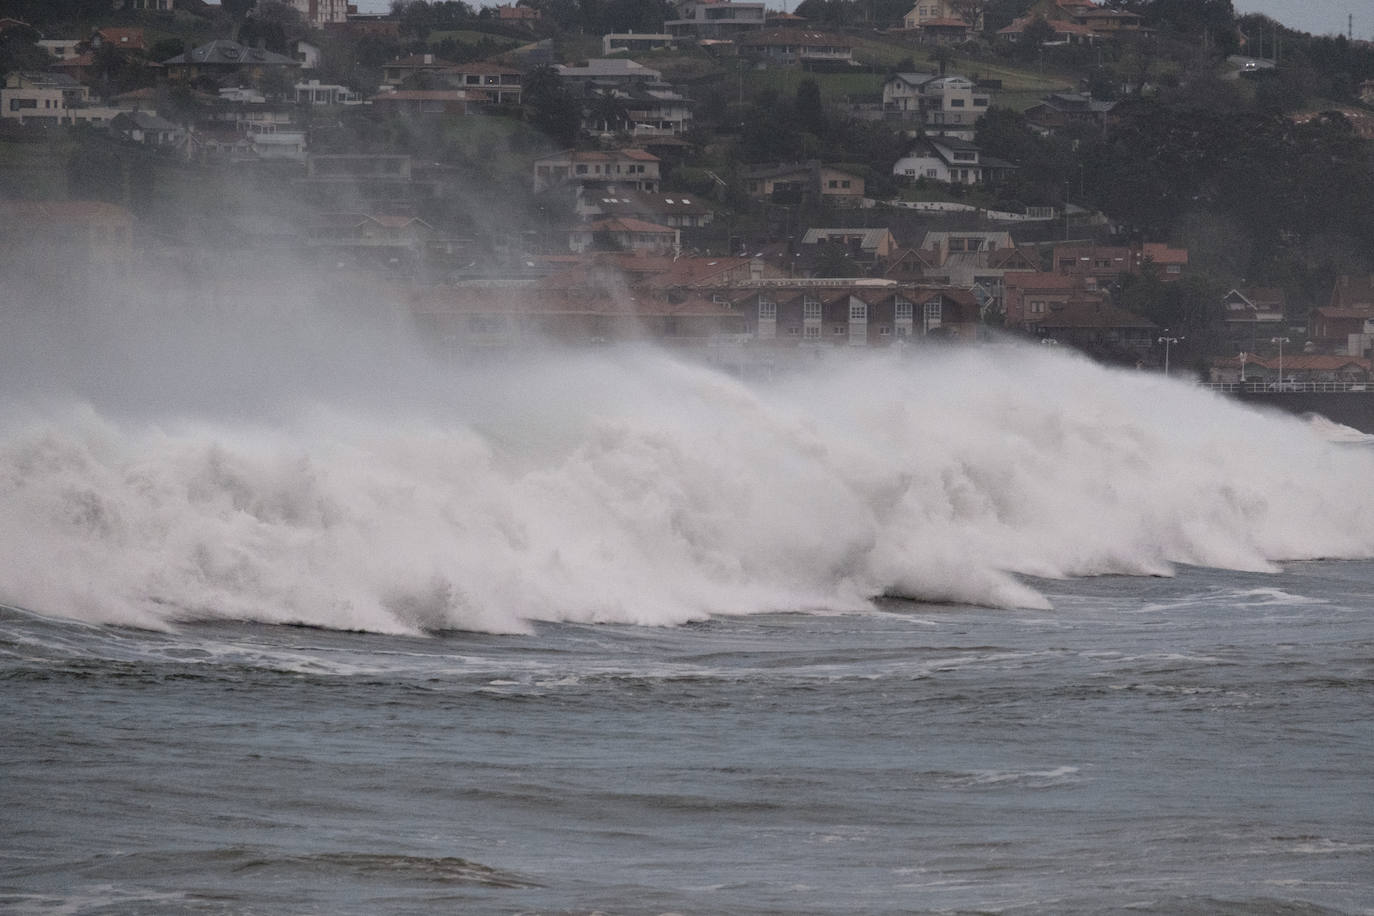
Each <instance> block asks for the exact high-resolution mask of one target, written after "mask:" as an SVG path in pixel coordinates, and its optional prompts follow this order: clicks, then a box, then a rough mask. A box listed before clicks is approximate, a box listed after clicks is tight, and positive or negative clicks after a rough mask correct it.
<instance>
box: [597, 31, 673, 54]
mask: <svg viewBox="0 0 1374 916" xmlns="http://www.w3.org/2000/svg"><path fill="white" fill-rule="evenodd" d="M673 41H674V39H673V36H671V35H669V34H668V33H667V32H660V33H649V32H611V33H610V34H608V35H602V36H601V53H602V54H604V55H605V56H607V57H610V56H611V55H612V54H639V53H642V52H644V51H661V50H663V49H665V48H671V47H672V46H673Z"/></svg>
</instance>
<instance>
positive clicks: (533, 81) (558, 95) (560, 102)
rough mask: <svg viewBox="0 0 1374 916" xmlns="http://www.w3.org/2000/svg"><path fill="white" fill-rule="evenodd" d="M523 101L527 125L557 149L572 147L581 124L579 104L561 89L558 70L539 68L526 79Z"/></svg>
mask: <svg viewBox="0 0 1374 916" xmlns="http://www.w3.org/2000/svg"><path fill="white" fill-rule="evenodd" d="M522 101H523V104H524V108H525V110H526V113H527V118H528V120H529V122H530V124H532V125H534V126H535V127H537V128H538V129H539V130H541V131H543V132H544V133H545V134H547V135H548V136H549V138H550V139H551V140H553V141H554V142H555V143H557V144H558V145H560V146H572V145H573V143H574V142H576V140H577V134H578V131H579V130H580V129H581V125H582V105H581V103H580V102H579V101H578V100H577V99H576V98H574V97H573V95H572V93H570V92H568V90H566V89H565V88H563V82H562V80H560V79H559V77H558V73H557V71H555V70H554V69H553V68H552V67H539V68H538V69H536V70H534V71H533V72H531V73H530V75H529V76H528V77H526V79H525V85H524V91H523V93H522Z"/></svg>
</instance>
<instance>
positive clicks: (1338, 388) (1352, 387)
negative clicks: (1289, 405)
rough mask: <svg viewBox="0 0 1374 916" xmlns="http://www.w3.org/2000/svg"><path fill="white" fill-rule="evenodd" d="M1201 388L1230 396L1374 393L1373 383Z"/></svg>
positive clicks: (1208, 384) (1273, 383)
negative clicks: (1298, 393) (1222, 392)
mask: <svg viewBox="0 0 1374 916" xmlns="http://www.w3.org/2000/svg"><path fill="white" fill-rule="evenodd" d="M1202 387H1204V388H1210V389H1212V390H1213V391H1224V392H1227V393H1231V394H1280V393H1289V392H1316V393H1322V394H1328V393H1334V392H1355V393H1361V394H1364V393H1369V392H1374V382H1280V381H1277V380H1275V381H1268V382H1204V383H1202Z"/></svg>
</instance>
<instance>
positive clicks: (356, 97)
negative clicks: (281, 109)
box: [294, 79, 363, 105]
mask: <svg viewBox="0 0 1374 916" xmlns="http://www.w3.org/2000/svg"><path fill="white" fill-rule="evenodd" d="M294 89H295V90H296V104H298V105H361V104H362V102H363V97H362V96H361V95H360V94H359V93H356V92H354V91H353V90H352V89H349V88H348V87H347V86H341V85H339V84H337V83H321V82H320V81H319V80H315V79H312V80H306V81H305V82H303V83H297V84H296V85H295V87H294Z"/></svg>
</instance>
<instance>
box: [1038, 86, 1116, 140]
mask: <svg viewBox="0 0 1374 916" xmlns="http://www.w3.org/2000/svg"><path fill="white" fill-rule="evenodd" d="M1115 108H1116V102H1105V101H1098V100H1097V99H1094V98H1093V97H1092V96H1091V95H1086V94H1084V93H1081V92H1052V93H1050V94H1049V95H1047V96H1045V97H1044V98H1043V99H1041V100H1040V101H1039V102H1038V103H1036V104H1035V105H1032V106H1030V107H1029V108H1027V109H1026V111H1025V118H1026V121H1027V122H1028V123H1029V124H1030V125H1031V127H1033V128H1035V129H1036V130H1038V131H1040V132H1041V133H1044V134H1049V133H1054V132H1055V131H1057V130H1063V129H1064V128H1066V127H1077V126H1088V127H1094V128H1097V129H1098V130H1104V129H1106V127H1107V126H1108V125H1110V124H1111V123H1112V111H1113V110H1114V109H1115Z"/></svg>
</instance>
